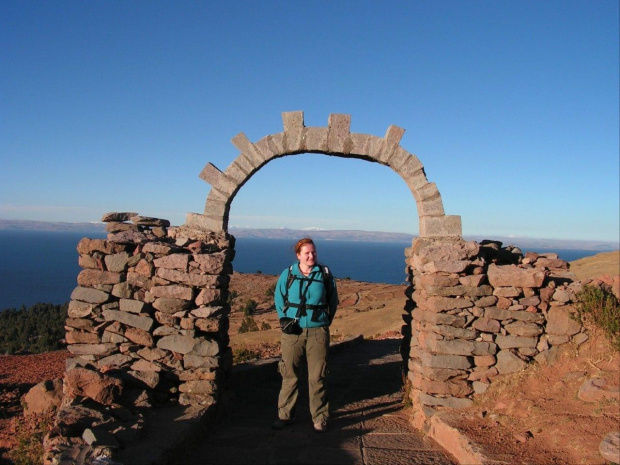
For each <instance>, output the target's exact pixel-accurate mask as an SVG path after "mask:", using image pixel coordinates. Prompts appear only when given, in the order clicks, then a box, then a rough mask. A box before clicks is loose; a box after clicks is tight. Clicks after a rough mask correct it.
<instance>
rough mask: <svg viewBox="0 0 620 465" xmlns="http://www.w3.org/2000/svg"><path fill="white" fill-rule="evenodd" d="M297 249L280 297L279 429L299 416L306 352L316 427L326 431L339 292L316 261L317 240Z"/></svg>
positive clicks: (306, 241)
mask: <svg viewBox="0 0 620 465" xmlns="http://www.w3.org/2000/svg"><path fill="white" fill-rule="evenodd" d="M295 253H296V255H297V260H298V261H297V262H296V263H294V264H293V265H291V266H290V267H289V268H287V269H286V270H284V271H283V272H282V274H281V275H280V277H279V278H278V282H277V284H276V289H275V296H274V300H275V305H276V311H277V312H278V317H279V318H280V323H281V326H282V360H280V363H279V365H278V370H279V372H280V374H281V375H282V388H281V389H280V395H279V397H278V419H277V420H276V421H275V422H274V423H273V428H275V429H281V428H284V427H285V426H287V425H289V424H290V423H291V422H292V421H293V417H294V415H295V404H296V403H297V396H298V384H299V374H300V368H301V362H302V360H303V358H304V357H305V358H306V361H307V365H308V390H309V397H310V413H311V414H312V422H313V425H314V429H315V431H317V432H325V431H327V422H328V420H329V404H328V401H327V391H326V385H325V384H326V382H325V381H326V374H327V352H328V349H329V325H330V324H331V322H332V320H333V319H334V315H335V314H336V308H337V306H338V292H337V290H336V282H335V280H334V277H333V276H332V274H331V273H330V271H329V269H328V268H327V267H326V266H324V265H320V264H318V263H317V261H316V257H317V254H316V246H315V245H314V242H313V241H312V239H310V238H307V237H306V238H304V239H301V240H299V241H298V242H297V244H296V245H295Z"/></svg>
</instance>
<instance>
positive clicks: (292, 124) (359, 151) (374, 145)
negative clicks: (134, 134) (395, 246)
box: [186, 111, 462, 238]
mask: <svg viewBox="0 0 620 465" xmlns="http://www.w3.org/2000/svg"><path fill="white" fill-rule="evenodd" d="M282 121H283V126H284V131H282V132H279V133H276V134H271V135H268V136H265V137H263V138H262V139H260V140H259V141H258V142H255V143H252V142H251V141H250V140H249V139H248V138H247V137H246V135H245V134H244V133H243V132H240V133H239V134H237V135H236V136H235V137H234V138H233V139H232V142H233V144H234V145H235V146H236V147H237V148H238V149H239V150H240V151H241V154H240V155H239V156H238V157H237V158H236V159H235V160H234V161H233V162H232V163H231V164H230V165H229V166H228V168H226V170H225V171H223V172H222V171H220V170H219V169H218V168H216V167H215V165H213V164H211V163H207V165H206V166H205V167H204V169H203V170H202V172H201V173H200V178H201V179H203V180H204V181H206V182H207V183H209V184H211V191H210V192H209V194H208V196H207V200H206V204H205V208H204V213H203V214H196V213H188V215H187V223H186V224H187V226H189V227H195V228H199V229H204V230H211V231H228V216H229V212H230V205H231V203H232V201H233V199H234V197H235V195H236V194H237V192H238V191H239V189H241V187H242V186H243V185H244V184H245V183H246V182H247V181H248V180H249V179H250V178H251V177H252V176H253V175H254V174H255V173H256V172H257V171H258V170H259V169H260V168H262V167H263V166H264V165H265V164H267V163H268V162H269V161H271V160H274V159H276V158H280V157H284V156H287V155H295V154H301V153H322V154H325V155H331V156H337V157H344V158H357V159H361V160H367V161H371V162H376V163H380V164H382V165H385V166H389V167H390V168H391V169H392V170H393V171H394V172H396V173H397V174H398V175H399V176H400V177H401V178H402V179H403V180H404V181H405V183H406V184H407V186H408V187H409V189H410V191H411V193H412V194H413V197H414V199H415V201H416V206H417V210H418V217H419V226H420V237H428V238H461V234H462V232H461V217H460V216H455V215H446V214H445V213H444V209H443V202H442V199H441V194H440V193H439V190H438V189H437V186H436V185H435V183H432V182H429V181H428V180H427V179H426V173H425V172H424V166H423V165H422V163H421V162H420V160H418V158H417V157H416V156H415V155H413V154H411V153H409V152H408V151H407V150H405V149H404V148H402V147H401V146H400V140H401V138H402V136H403V134H404V132H405V130H404V129H402V128H400V127H398V126H394V125H392V126H390V127H388V129H387V131H386V133H385V136H384V137H378V136H373V135H369V134H359V133H352V132H351V131H350V126H351V116H350V115H346V114H338V113H332V114H331V115H330V116H329V119H328V124H327V126H326V127H306V126H305V125H304V114H303V111H292V112H285V113H282Z"/></svg>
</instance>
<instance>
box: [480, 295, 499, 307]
mask: <svg viewBox="0 0 620 465" xmlns="http://www.w3.org/2000/svg"><path fill="white" fill-rule="evenodd" d="M497 300H498V299H497V297H495V296H493V295H489V296H485V297H481V298H480V299H478V300H474V305H475V306H476V307H480V308H486V307H492V306H493V305H495V304H496V303H497Z"/></svg>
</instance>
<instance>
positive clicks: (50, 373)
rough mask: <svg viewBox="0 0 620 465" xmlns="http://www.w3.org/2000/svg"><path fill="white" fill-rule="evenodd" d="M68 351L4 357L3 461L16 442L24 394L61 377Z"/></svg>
mask: <svg viewBox="0 0 620 465" xmlns="http://www.w3.org/2000/svg"><path fill="white" fill-rule="evenodd" d="M70 355H71V354H70V353H69V352H67V351H66V350H59V351H55V352H46V353H43V354H33V355H2V356H0V463H10V462H6V460H7V457H6V453H7V452H8V451H9V450H10V449H11V448H12V447H14V446H15V444H16V428H17V422H18V420H19V418H20V417H21V415H22V411H23V409H22V405H21V397H22V396H23V395H24V394H26V393H27V392H28V390H29V389H30V388H31V387H32V386H34V385H35V384H38V383H40V382H41V381H45V380H46V379H54V378H61V377H62V376H63V373H64V371H65V360H66V359H67V357H69V356H70Z"/></svg>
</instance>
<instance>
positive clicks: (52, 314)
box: [0, 302, 69, 354]
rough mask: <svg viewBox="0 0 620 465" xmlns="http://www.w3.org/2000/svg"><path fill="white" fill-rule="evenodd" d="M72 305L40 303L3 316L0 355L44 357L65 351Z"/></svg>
mask: <svg viewBox="0 0 620 465" xmlns="http://www.w3.org/2000/svg"><path fill="white" fill-rule="evenodd" d="M68 308H69V303H68V302H67V303H65V304H63V305H52V304H49V303H38V304H35V305H33V306H32V307H30V308H26V307H25V306H24V305H22V307H21V308H20V309H19V310H17V309H15V308H8V309H6V310H3V311H1V312H0V353H3V354H15V353H41V352H48V351H50V350H59V349H62V348H64V343H63V339H64V337H65V327H64V326H65V320H66V319H67V309H68Z"/></svg>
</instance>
